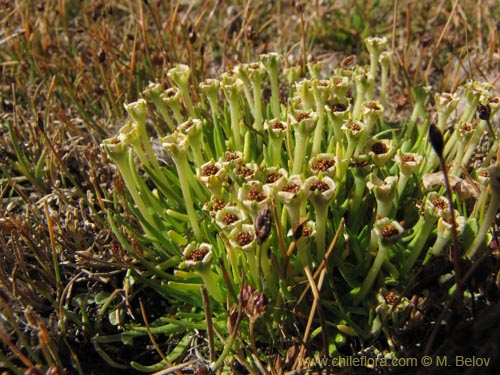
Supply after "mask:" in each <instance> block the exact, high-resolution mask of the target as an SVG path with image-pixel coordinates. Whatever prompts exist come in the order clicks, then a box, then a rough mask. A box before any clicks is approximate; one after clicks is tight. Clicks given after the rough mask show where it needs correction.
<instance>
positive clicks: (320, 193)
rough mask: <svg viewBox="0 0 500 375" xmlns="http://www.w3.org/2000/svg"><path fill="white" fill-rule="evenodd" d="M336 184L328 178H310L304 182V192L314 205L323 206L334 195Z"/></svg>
mask: <svg viewBox="0 0 500 375" xmlns="http://www.w3.org/2000/svg"><path fill="white" fill-rule="evenodd" d="M335 188H336V184H335V181H333V180H332V179H331V178H330V177H327V176H325V177H322V178H318V177H317V176H311V177H309V178H308V179H307V180H306V181H305V182H304V190H305V191H306V192H307V194H308V196H309V198H310V199H311V200H312V201H313V202H314V204H318V205H325V204H328V203H329V202H330V200H331V199H332V198H333V196H334V194H335Z"/></svg>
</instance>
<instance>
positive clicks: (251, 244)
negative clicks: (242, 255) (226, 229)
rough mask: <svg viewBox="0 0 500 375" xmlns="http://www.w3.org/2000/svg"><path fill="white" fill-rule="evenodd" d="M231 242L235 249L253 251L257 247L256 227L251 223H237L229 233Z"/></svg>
mask: <svg viewBox="0 0 500 375" xmlns="http://www.w3.org/2000/svg"><path fill="white" fill-rule="evenodd" d="M229 242H230V243H231V246H232V247H233V248H235V249H240V250H242V251H247V252H251V251H253V250H254V249H255V244H256V242H255V229H254V227H253V225H251V224H239V225H236V226H235V227H234V228H233V230H232V231H231V233H230V234H229Z"/></svg>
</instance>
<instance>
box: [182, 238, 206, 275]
mask: <svg viewBox="0 0 500 375" xmlns="http://www.w3.org/2000/svg"><path fill="white" fill-rule="evenodd" d="M212 257H213V252H212V245H210V244H208V243H201V244H200V245H199V246H197V245H196V244H195V243H194V242H192V243H190V244H189V245H187V246H186V248H185V249H184V264H185V265H186V267H188V268H191V269H196V270H201V269H207V268H210V263H211V262H212Z"/></svg>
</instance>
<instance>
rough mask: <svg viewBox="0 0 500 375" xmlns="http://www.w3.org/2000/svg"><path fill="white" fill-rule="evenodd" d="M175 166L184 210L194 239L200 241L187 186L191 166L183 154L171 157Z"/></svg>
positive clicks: (200, 236) (199, 233)
mask: <svg viewBox="0 0 500 375" xmlns="http://www.w3.org/2000/svg"><path fill="white" fill-rule="evenodd" d="M172 158H173V160H174V163H175V166H176V168H177V174H178V175H179V182H180V184H181V190H182V195H183V197H184V201H185V203H186V211H187V214H188V216H189V221H190V223H191V227H192V228H193V232H194V234H195V237H196V240H197V241H199V242H201V241H202V239H203V237H202V233H201V231H200V227H199V225H198V220H197V218H196V212H195V210H194V205H193V199H192V198H191V189H190V187H189V174H191V175H192V172H191V168H190V167H189V164H188V162H187V159H186V157H185V156H180V157H174V156H173V157H172Z"/></svg>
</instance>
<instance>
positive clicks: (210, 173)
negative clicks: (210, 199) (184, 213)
mask: <svg viewBox="0 0 500 375" xmlns="http://www.w3.org/2000/svg"><path fill="white" fill-rule="evenodd" d="M196 177H197V178H198V180H199V181H200V182H201V183H202V184H203V185H205V187H206V188H207V189H208V190H210V192H211V193H212V194H215V195H220V194H221V190H222V185H223V184H224V182H225V180H226V169H225V168H224V167H223V166H222V164H221V163H219V162H215V161H214V160H211V161H209V162H207V163H205V164H203V165H202V166H201V167H200V168H198V169H197V171H196Z"/></svg>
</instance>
